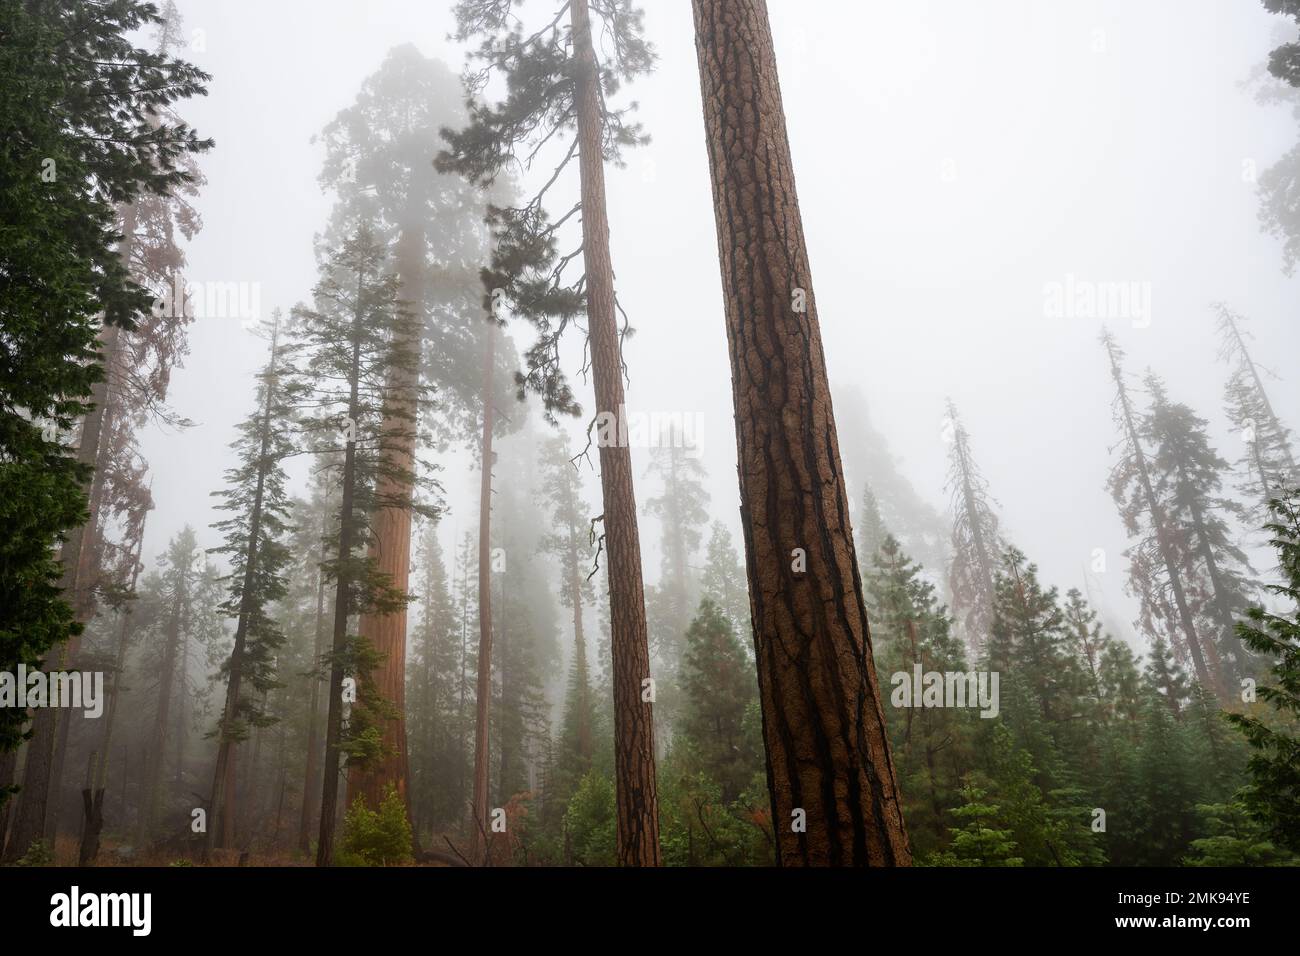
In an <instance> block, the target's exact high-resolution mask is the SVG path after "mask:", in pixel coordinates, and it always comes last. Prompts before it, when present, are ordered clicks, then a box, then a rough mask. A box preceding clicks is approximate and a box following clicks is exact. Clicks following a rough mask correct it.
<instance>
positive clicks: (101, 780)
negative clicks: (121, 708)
mask: <svg viewBox="0 0 1300 956" xmlns="http://www.w3.org/2000/svg"><path fill="white" fill-rule="evenodd" d="M143 552H144V526H143V524H142V525H141V527H140V536H139V537H138V538H137V539H136V543H135V557H134V559H133V561H132V564H131V590H130V591H129V592H128V595H129V596H130V597H131V598H132V600H128V601H125V602H124V603H123V605H122V620H121V622H120V623H119V625H118V631H117V651H116V652H115V654H114V656H113V687H112V689H111V690H110V691H109V693H108V704H107V706H106V708H105V712H104V736H103V737H102V738H101V739H100V743H99V761H98V764H97V766H96V768H95V776H94V781H93V783H92V786H93V788H94V789H96V790H102V789H104V787H105V786H107V781H108V755H109V754H110V753H112V746H113V726H114V724H116V722H117V705H118V703H119V701H121V699H122V676H123V673H124V672H125V670H126V648H127V642H128V641H129V640H130V637H131V615H132V613H133V612H134V610H135V601H134V596H135V593H136V591H135V589H136V584H137V583H138V582H139V579H140V556H141V554H142V553H143Z"/></svg>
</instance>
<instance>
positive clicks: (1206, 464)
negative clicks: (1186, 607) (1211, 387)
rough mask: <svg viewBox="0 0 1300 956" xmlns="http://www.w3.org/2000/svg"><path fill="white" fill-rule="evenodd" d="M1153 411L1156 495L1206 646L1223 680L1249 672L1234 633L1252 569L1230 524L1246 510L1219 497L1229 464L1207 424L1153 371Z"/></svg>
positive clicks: (1148, 433)
mask: <svg viewBox="0 0 1300 956" xmlns="http://www.w3.org/2000/svg"><path fill="white" fill-rule="evenodd" d="M1146 385H1147V390H1148V392H1149V393H1150V395H1151V408H1150V411H1149V413H1148V415H1147V416H1146V419H1145V421H1144V422H1143V424H1142V426H1141V429H1140V431H1141V434H1142V437H1143V438H1145V439H1147V440H1148V441H1149V442H1150V445H1151V448H1152V454H1151V459H1150V463H1151V472H1152V476H1153V478H1154V491H1155V494H1156V495H1157V496H1158V497H1159V498H1160V499H1161V501H1162V502H1163V503H1164V509H1163V510H1164V515H1165V521H1166V529H1167V532H1168V540H1169V546H1170V548H1171V550H1172V551H1173V553H1174V556H1175V560H1176V561H1177V562H1178V563H1179V564H1180V565H1181V566H1182V568H1183V569H1184V572H1183V574H1184V577H1183V580H1184V583H1185V585H1186V588H1187V592H1188V593H1187V596H1188V600H1189V602H1190V604H1191V609H1192V614H1193V615H1194V617H1195V620H1196V621H1197V629H1198V633H1199V634H1200V635H1201V643H1202V646H1203V647H1204V648H1205V650H1206V651H1207V652H1208V656H1209V659H1210V663H1211V664H1212V669H1213V671H1214V672H1215V674H1216V676H1217V677H1218V679H1219V680H1220V682H1226V681H1228V679H1229V678H1230V676H1232V675H1234V674H1245V673H1249V672H1250V670H1251V668H1250V662H1249V661H1247V660H1246V659H1245V656H1244V654H1243V651H1242V648H1241V645H1240V643H1239V642H1238V641H1237V639H1236V637H1235V636H1234V634H1233V628H1234V626H1235V624H1236V620H1237V618H1238V617H1239V616H1240V615H1241V614H1242V612H1244V610H1245V608H1246V607H1247V605H1248V604H1249V598H1248V597H1247V591H1248V590H1249V589H1250V587H1251V584H1250V582H1249V580H1248V579H1247V574H1249V573H1250V570H1251V569H1250V566H1249V564H1248V563H1247V561H1246V555H1245V554H1244V553H1243V552H1242V550H1241V549H1240V548H1239V547H1237V545H1236V543H1235V541H1234V534H1233V530H1232V527H1231V526H1230V524H1229V522H1230V521H1233V522H1234V523H1235V520H1236V519H1238V518H1239V517H1240V515H1241V507H1240V506H1239V505H1238V504H1237V503H1236V502H1234V501H1231V500H1229V499H1227V498H1223V497H1221V496H1220V495H1219V494H1218V492H1219V489H1220V487H1221V485H1222V483H1223V476H1224V473H1225V472H1226V471H1227V468H1228V465H1227V462H1225V461H1224V460H1223V459H1222V458H1220V457H1219V456H1218V454H1217V453H1216V452H1215V451H1214V449H1213V448H1211V447H1210V443H1209V439H1208V437H1207V436H1206V434H1205V427H1206V422H1205V420H1204V419H1202V418H1198V417H1197V416H1196V415H1195V414H1194V413H1193V412H1192V410H1191V409H1190V408H1188V407H1187V406H1186V405H1182V404H1178V403H1175V402H1172V401H1170V399H1169V397H1168V394H1167V393H1166V391H1165V388H1164V384H1163V383H1162V382H1161V381H1160V379H1159V378H1158V377H1157V376H1155V375H1153V374H1150V373H1148V374H1147V378H1146Z"/></svg>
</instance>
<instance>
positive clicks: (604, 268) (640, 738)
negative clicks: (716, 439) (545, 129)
mask: <svg viewBox="0 0 1300 956" xmlns="http://www.w3.org/2000/svg"><path fill="white" fill-rule="evenodd" d="M569 14H570V18H571V19H570V25H571V28H572V35H573V53H574V58H575V61H576V62H575V64H574V65H575V77H574V82H575V91H574V108H575V110H576V113H577V121H578V171H579V178H580V179H581V190H582V259H583V264H584V267H585V270H586V282H587V329H588V334H589V337H590V342H589V344H590V347H591V375H592V382H593V384H594V386H595V392H596V414H597V416H600V415H602V414H603V415H606V416H613V417H614V420H615V421H619V422H621V421H623V419H624V417H625V409H624V404H625V403H624V396H623V362H622V347H621V342H620V340H619V331H618V322H617V320H616V318H615V315H614V311H615V306H614V266H613V263H612V262H611V260H610V251H609V217H608V214H607V211H606V209H605V166H604V160H603V158H602V153H601V142H602V139H603V132H604V130H603V123H602V120H601V115H602V110H601V102H600V99H601V97H600V88H599V83H600V81H599V78H598V73H597V67H596V52H595V49H594V48H593V46H592V39H591V18H590V14H589V12H588V9H587V0H571V2H570V3H569ZM619 431H620V432H621V431H622V429H621V428H620V429H619ZM600 486H601V496H602V498H603V501H604V508H605V513H604V516H603V522H602V523H603V526H604V531H605V553H606V566H607V569H608V575H609V612H610V630H611V644H612V654H613V664H614V783H615V803H616V806H617V809H618V833H617V836H618V861H619V863H620V864H621V865H623V866H659V864H660V862H661V857H660V849H659V797H658V791H657V786H656V781H655V731H654V710H653V706H652V701H651V700H648V699H646V698H647V697H653V695H651V694H647V693H646V690H647V688H649V687H652V686H653V685H652V684H650V683H648V682H649V681H650V680H651V677H650V648H649V643H648V637H647V634H646V620H645V587H644V583H643V581H642V579H641V540H640V533H639V531H638V528H637V516H636V493H635V490H634V489H633V486H632V453H631V450H630V449H629V448H627V447H626V444H625V443H624V442H622V441H621V440H619V441H615V442H613V443H610V442H604V443H602V444H601V446H600Z"/></svg>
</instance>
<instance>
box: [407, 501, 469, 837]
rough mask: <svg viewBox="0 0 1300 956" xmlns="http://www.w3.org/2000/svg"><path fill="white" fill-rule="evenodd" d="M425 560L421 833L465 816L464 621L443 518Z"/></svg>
mask: <svg viewBox="0 0 1300 956" xmlns="http://www.w3.org/2000/svg"><path fill="white" fill-rule="evenodd" d="M419 566H420V569H421V571H422V574H421V578H420V580H421V585H420V606H421V609H420V620H419V623H418V625H417V626H416V629H415V631H414V633H413V634H412V639H411V660H410V662H409V666H408V669H407V702H408V707H409V714H408V725H409V727H408V729H409V734H410V748H411V755H410V759H411V815H412V818H413V826H414V828H415V832H416V834H417V835H419V834H420V833H421V831H422V830H425V829H430V828H432V829H435V830H436V829H437V828H440V827H443V828H445V827H448V826H450V825H452V824H454V823H456V822H458V821H459V820H460V819H461V816H462V814H463V806H462V805H461V801H460V795H459V793H458V792H457V788H456V784H457V781H458V780H459V779H460V778H461V777H462V776H463V773H464V768H463V767H462V765H461V764H462V762H463V759H464V750H463V747H462V741H461V740H460V738H459V736H458V735H459V732H460V728H459V725H458V720H457V718H458V713H457V707H458V703H459V701H458V691H459V686H458V681H459V679H460V674H459V666H460V653H461V647H460V621H459V614H458V613H457V608H456V605H455V602H454V600H453V598H452V591H451V586H450V582H449V581H448V576H447V568H446V566H445V564H444V563H443V556H442V545H441V544H440V542H439V540H438V523H437V522H434V521H429V522H426V523H425V528H424V533H423V535H421V553H420V558H419Z"/></svg>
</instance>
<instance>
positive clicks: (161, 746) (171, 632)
mask: <svg viewBox="0 0 1300 956" xmlns="http://www.w3.org/2000/svg"><path fill="white" fill-rule="evenodd" d="M188 575H189V569H188V568H178V569H177V577H176V582H177V583H176V593H175V594H174V595H173V596H172V607H171V614H170V616H169V618H168V622H167V632H166V638H165V640H166V644H165V645H164V647H163V657H162V665H161V667H160V669H159V675H158V712H157V714H156V715H155V717H154V723H153V731H152V735H151V743H150V745H149V749H148V751H147V752H146V759H145V769H144V790H143V793H144V796H143V799H142V807H143V812H142V813H141V815H140V824H139V828H138V832H137V836H136V839H137V840H138V841H140V842H144V841H145V840H148V839H149V838H150V837H151V836H152V835H153V828H154V823H155V821H156V819H157V816H158V803H159V798H160V796H161V794H160V791H161V789H162V768H163V754H164V752H165V750H166V747H167V724H168V720H169V717H170V714H171V703H172V685H173V683H174V681H175V677H176V657H177V652H178V651H179V649H180V647H179V645H180V642H181V627H182V622H183V620H184V611H185V602H186V601H187V600H188V599H189V597H188V594H187V589H188V587H189V582H188Z"/></svg>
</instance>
